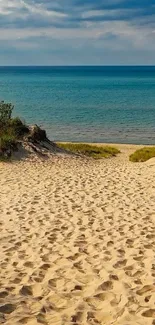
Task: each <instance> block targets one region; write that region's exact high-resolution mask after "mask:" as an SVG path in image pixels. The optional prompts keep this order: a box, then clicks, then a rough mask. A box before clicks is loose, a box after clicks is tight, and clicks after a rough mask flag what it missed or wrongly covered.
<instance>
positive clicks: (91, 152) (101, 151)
mask: <svg viewBox="0 0 155 325" xmlns="http://www.w3.org/2000/svg"><path fill="white" fill-rule="evenodd" d="M57 145H58V146H59V147H60V148H62V149H65V150H67V151H70V152H73V153H78V154H82V155H85V156H88V157H92V158H96V159H99V158H110V157H113V156H116V155H117V154H118V153H120V151H119V150H118V149H117V148H114V147H110V146H96V145H89V144H85V143H57Z"/></svg>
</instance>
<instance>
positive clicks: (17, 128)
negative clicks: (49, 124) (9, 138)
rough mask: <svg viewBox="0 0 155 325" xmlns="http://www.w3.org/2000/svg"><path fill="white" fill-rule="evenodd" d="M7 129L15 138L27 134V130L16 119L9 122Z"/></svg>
mask: <svg viewBox="0 0 155 325" xmlns="http://www.w3.org/2000/svg"><path fill="white" fill-rule="evenodd" d="M8 128H9V129H11V130H12V132H13V133H14V135H15V136H16V137H22V136H24V135H25V134H27V133H29V128H28V127H27V126H26V125H25V124H24V123H23V122H22V121H21V120H20V119H19V118H18V117H16V118H13V119H10V120H9V123H8Z"/></svg>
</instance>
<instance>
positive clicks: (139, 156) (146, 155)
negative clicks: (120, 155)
mask: <svg viewBox="0 0 155 325" xmlns="http://www.w3.org/2000/svg"><path fill="white" fill-rule="evenodd" d="M153 157H155V147H144V148H142V149H139V150H136V151H135V152H134V153H133V154H132V155H130V157H129V160H130V161H132V162H144V161H147V160H149V159H150V158H153Z"/></svg>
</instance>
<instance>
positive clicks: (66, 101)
mask: <svg viewBox="0 0 155 325" xmlns="http://www.w3.org/2000/svg"><path fill="white" fill-rule="evenodd" d="M0 100H5V101H9V102H12V103H13V104H14V105H15V110H14V115H18V116H19V117H21V118H22V119H24V120H26V122H27V123H32V124H34V123H37V124H39V125H41V126H42V127H43V128H45V129H46V130H47V133H48V136H49V137H50V138H51V139H52V140H57V141H83V142H85V141H87V142H113V143H117V142H119V143H136V144H141V143H143V144H155V67H151V66H149V67H0Z"/></svg>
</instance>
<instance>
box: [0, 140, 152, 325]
mask: <svg viewBox="0 0 155 325" xmlns="http://www.w3.org/2000/svg"><path fill="white" fill-rule="evenodd" d="M134 148H135V147H134V146H123V145H122V146H121V150H122V153H121V154H120V155H119V156H118V157H115V158H112V159H102V160H98V161H96V160H92V159H85V158H84V159H82V158H74V157H65V156H62V157H57V156H55V157H54V156H53V157H51V159H49V160H46V161H40V160H38V159H27V160H25V161H20V162H14V163H13V164H4V163H0V324H3V323H4V324H5V325H16V324H18V325H20V324H28V325H37V324H45V325H46V324H48V325H51V324H54V325H68V324H72V325H73V324H74V325H75V324H79V325H80V324H83V325H86V324H91V325H96V324H106V325H110V324H115V325H116V324H117V325H118V324H119V325H121V324H122V325H129V324H132V325H133V324H134V325H139V324H145V325H146V324H155V161H154V159H151V160H150V161H148V162H146V163H135V164H133V163H130V162H129V161H128V155H129V153H131V152H133V151H134Z"/></svg>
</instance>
